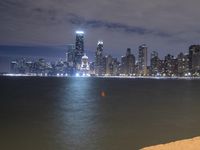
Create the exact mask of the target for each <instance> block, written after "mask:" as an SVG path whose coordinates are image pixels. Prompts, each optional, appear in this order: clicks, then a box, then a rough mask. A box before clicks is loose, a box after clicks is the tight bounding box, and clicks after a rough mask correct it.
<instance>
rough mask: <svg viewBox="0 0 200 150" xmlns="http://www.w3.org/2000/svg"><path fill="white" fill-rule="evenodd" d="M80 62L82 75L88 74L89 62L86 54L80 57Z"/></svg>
mask: <svg viewBox="0 0 200 150" xmlns="http://www.w3.org/2000/svg"><path fill="white" fill-rule="evenodd" d="M81 61H82V63H81V73H82V75H83V76H89V71H90V68H89V62H88V57H87V56H86V54H85V55H84V56H83V57H82V60H81Z"/></svg>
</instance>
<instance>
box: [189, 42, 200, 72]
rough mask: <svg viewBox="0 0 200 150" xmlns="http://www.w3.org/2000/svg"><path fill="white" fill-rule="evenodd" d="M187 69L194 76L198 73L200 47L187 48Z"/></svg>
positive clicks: (199, 69)
mask: <svg viewBox="0 0 200 150" xmlns="http://www.w3.org/2000/svg"><path fill="white" fill-rule="evenodd" d="M189 69H190V72H191V73H192V74H194V75H196V74H199V73H200V45H191V46H190V47H189Z"/></svg>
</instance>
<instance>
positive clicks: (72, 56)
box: [66, 44, 75, 67]
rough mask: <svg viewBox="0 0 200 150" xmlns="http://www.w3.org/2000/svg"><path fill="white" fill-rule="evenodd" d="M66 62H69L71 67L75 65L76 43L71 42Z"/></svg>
mask: <svg viewBox="0 0 200 150" xmlns="http://www.w3.org/2000/svg"><path fill="white" fill-rule="evenodd" d="M66 62H67V63H68V64H69V67H73V66H74V63H75V45H74V44H69V45H68V46H67V53H66Z"/></svg>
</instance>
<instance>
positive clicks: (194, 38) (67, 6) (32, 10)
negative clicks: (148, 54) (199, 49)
mask: <svg viewBox="0 0 200 150" xmlns="http://www.w3.org/2000/svg"><path fill="white" fill-rule="evenodd" d="M199 5H200V1H198V0H190V1H188V0H168V1H166V0H109V1H108V0H101V1H96V0H84V1H83V0H34V1H33V0H15V1H13V0H1V1H0V18H1V24H0V44H44V45H45V44H52V45H53V44H55V45H57V44H66V43H71V42H73V40H74V37H73V32H74V30H76V29H79V28H81V29H83V30H86V32H87V35H86V48H88V49H93V50H95V46H96V43H95V42H96V40H98V39H103V40H104V41H105V43H106V47H107V49H108V51H109V52H112V51H115V53H122V52H121V51H122V49H125V48H126V47H136V48H137V46H138V45H139V44H142V43H147V44H148V45H149V47H150V49H152V50H155V49H156V50H158V51H159V52H160V53H163V54H164V53H168V51H169V52H172V53H177V52H179V51H181V50H183V49H184V50H186V49H187V47H188V46H189V45H190V44H193V43H198V42H199V40H198V39H199V38H200V34H199V31H200V28H199V27H200V15H199V14H200V9H199ZM106 41H107V42H106ZM173 49H176V50H174V51H173ZM177 49H178V50H177ZM170 50H171V51H170Z"/></svg>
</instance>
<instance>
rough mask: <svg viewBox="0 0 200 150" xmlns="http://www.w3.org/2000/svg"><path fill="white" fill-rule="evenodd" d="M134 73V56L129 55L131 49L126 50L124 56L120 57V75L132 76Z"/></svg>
mask: <svg viewBox="0 0 200 150" xmlns="http://www.w3.org/2000/svg"><path fill="white" fill-rule="evenodd" d="M134 71H135V56H134V55H133V54H131V49H130V48H127V50H126V56H122V57H121V74H124V75H132V74H133V73H134Z"/></svg>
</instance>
